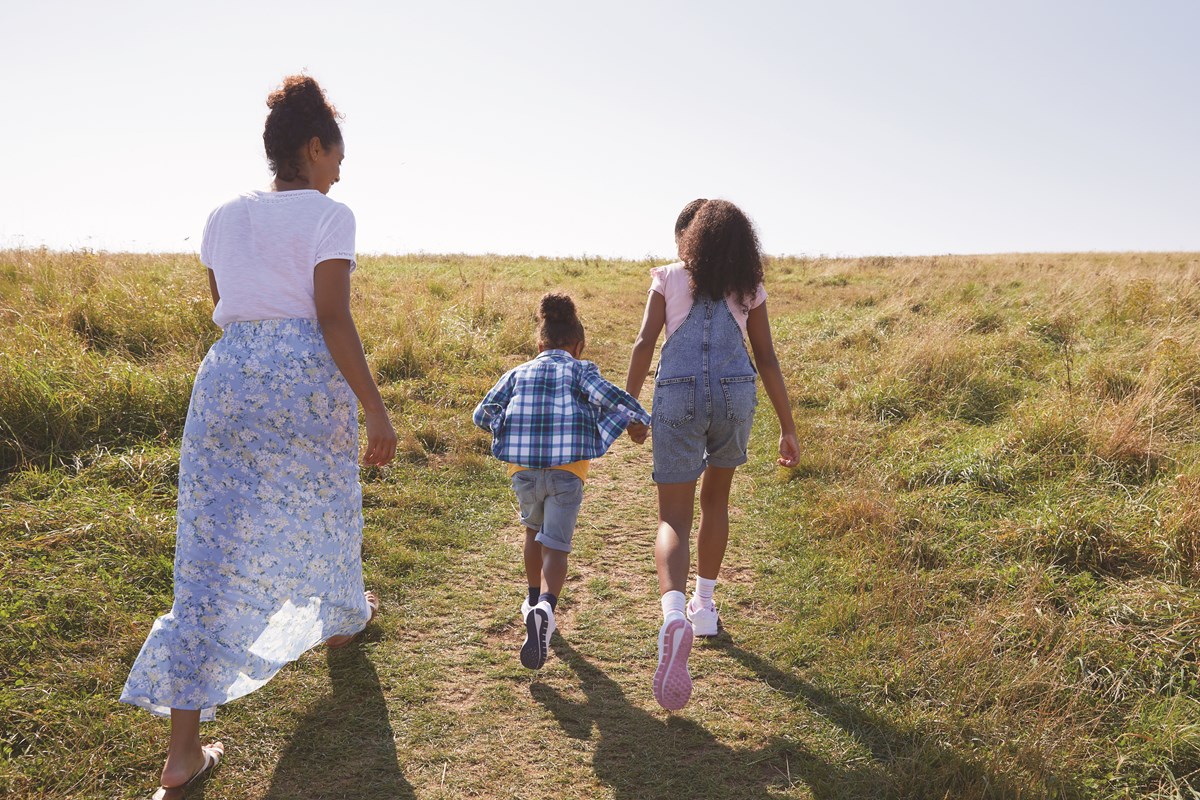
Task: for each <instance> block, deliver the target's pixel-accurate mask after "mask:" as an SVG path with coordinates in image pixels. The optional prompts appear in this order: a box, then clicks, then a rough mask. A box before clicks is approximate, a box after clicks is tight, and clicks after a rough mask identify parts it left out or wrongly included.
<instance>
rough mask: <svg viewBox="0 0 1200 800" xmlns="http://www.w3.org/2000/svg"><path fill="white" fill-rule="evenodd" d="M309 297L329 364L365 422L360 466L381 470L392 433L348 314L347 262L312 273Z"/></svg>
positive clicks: (391, 452)
mask: <svg viewBox="0 0 1200 800" xmlns="http://www.w3.org/2000/svg"><path fill="white" fill-rule="evenodd" d="M313 296H314V299H315V300H316V305H317V321H318V322H319V323H320V324H321V333H322V335H323V336H324V337H325V344H326V346H328V347H329V353H330V355H332V356H333V362H334V363H335V364H337V368H338V369H339V370H340V371H341V373H342V376H343V377H344V378H345V379H346V383H348V384H350V388H351V389H352V390H353V391H354V395H355V397H357V398H358V402H360V403H362V407H363V412H364V415H365V416H366V420H367V451H366V453H365V454H364V455H363V463H365V464H369V465H372V466H380V467H381V466H383V465H384V464H387V463H388V462H390V461H391V460H392V458H393V457H394V456H395V455H396V432H395V430H393V428H392V422H391V420H390V419H388V413H387V408H386V407H385V406H384V405H383V398H382V397H380V396H379V387H378V386H376V385H375V377H374V376H373V375H372V374H371V368H370V367H369V366H367V357H366V356H365V355H364V354H363V347H362V340H360V339H359V337H358V328H356V327H355V325H354V318H353V317H352V316H351V314H350V262H349V261H347V260H346V259H342V258H334V259H330V260H328V261H322V262H321V263H320V264H317V266H316V268H315V269H314V271H313Z"/></svg>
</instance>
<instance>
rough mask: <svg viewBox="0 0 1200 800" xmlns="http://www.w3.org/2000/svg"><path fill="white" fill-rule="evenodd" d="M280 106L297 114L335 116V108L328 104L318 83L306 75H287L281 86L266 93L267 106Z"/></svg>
mask: <svg viewBox="0 0 1200 800" xmlns="http://www.w3.org/2000/svg"><path fill="white" fill-rule="evenodd" d="M280 106H283V107H286V108H287V110H289V111H291V112H292V113H293V114H296V115H298V116H308V117H314V118H318V119H320V118H325V119H335V118H336V117H337V109H335V108H334V107H333V106H332V105H330V104H329V101H328V100H327V99H326V98H325V92H324V91H323V90H322V89H321V86H320V84H318V83H317V81H316V79H315V78H311V77H309V76H308V75H288V76H287V77H286V78H284V79H283V85H282V86H280V87H279V88H278V89H276V90H275V91H273V92H271V93H270V94H269V95H267V108H270V109H272V110H274V109H275V108H278V107H280Z"/></svg>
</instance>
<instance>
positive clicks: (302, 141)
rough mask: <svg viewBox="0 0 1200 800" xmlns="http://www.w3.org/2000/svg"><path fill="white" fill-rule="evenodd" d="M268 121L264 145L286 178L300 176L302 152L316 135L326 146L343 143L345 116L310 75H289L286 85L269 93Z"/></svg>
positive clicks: (277, 171)
mask: <svg viewBox="0 0 1200 800" xmlns="http://www.w3.org/2000/svg"><path fill="white" fill-rule="evenodd" d="M267 108H269V109H271V111H270V112H269V113H268V114H267V124H266V127H265V128H263V146H264V147H266V150H267V161H268V162H270V164H271V171H272V172H274V173H275V174H276V175H277V176H278V177H279V178H281V179H282V180H285V181H291V180H295V179H296V178H297V177H299V175H300V169H301V164H302V161H301V159H300V152H301V150H302V149H303V147H304V146H305V145H306V144H308V143H309V141H311V140H312V137H314V136H316V137H317V138H319V139H320V140H321V146H322V147H326V148H329V147H333V146H334V145H335V144H342V129H341V128H340V127H338V122H337V121H338V120H339V119H340V118H341V116H340V115H339V114H338V112H337V109H335V108H334V107H333V106H332V105H330V103H329V101H328V100H327V99H326V98H325V92H324V91H322V89H321V87H320V86H319V85H318V84H317V82H316V80H314V79H313V78H310V77H309V76H307V75H289V76H287V77H286V78H284V79H283V85H282V86H280V87H279V88H278V89H276V90H275V91H273V92H271V93H270V94H269V95H267Z"/></svg>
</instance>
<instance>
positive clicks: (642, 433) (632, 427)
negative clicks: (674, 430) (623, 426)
mask: <svg viewBox="0 0 1200 800" xmlns="http://www.w3.org/2000/svg"><path fill="white" fill-rule="evenodd" d="M628 430H629V438H630V439H633V443H634V444H642V443H644V442H645V441H646V434H647V433H648V432H649V431H650V427H649V426H648V425H643V424H642V423H640V422H631V423H629V428H628Z"/></svg>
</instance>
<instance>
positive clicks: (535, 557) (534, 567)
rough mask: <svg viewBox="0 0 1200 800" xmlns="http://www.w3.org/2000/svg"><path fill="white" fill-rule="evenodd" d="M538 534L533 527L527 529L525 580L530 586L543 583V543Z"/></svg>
mask: <svg viewBox="0 0 1200 800" xmlns="http://www.w3.org/2000/svg"><path fill="white" fill-rule="evenodd" d="M537 534H538V532H537V531H535V530H534V529H533V528H526V529H525V580H526V581H528V582H529V585H530V586H541V585H542V545H541V543H540V542H538V541H537V538H536V537H537Z"/></svg>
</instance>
